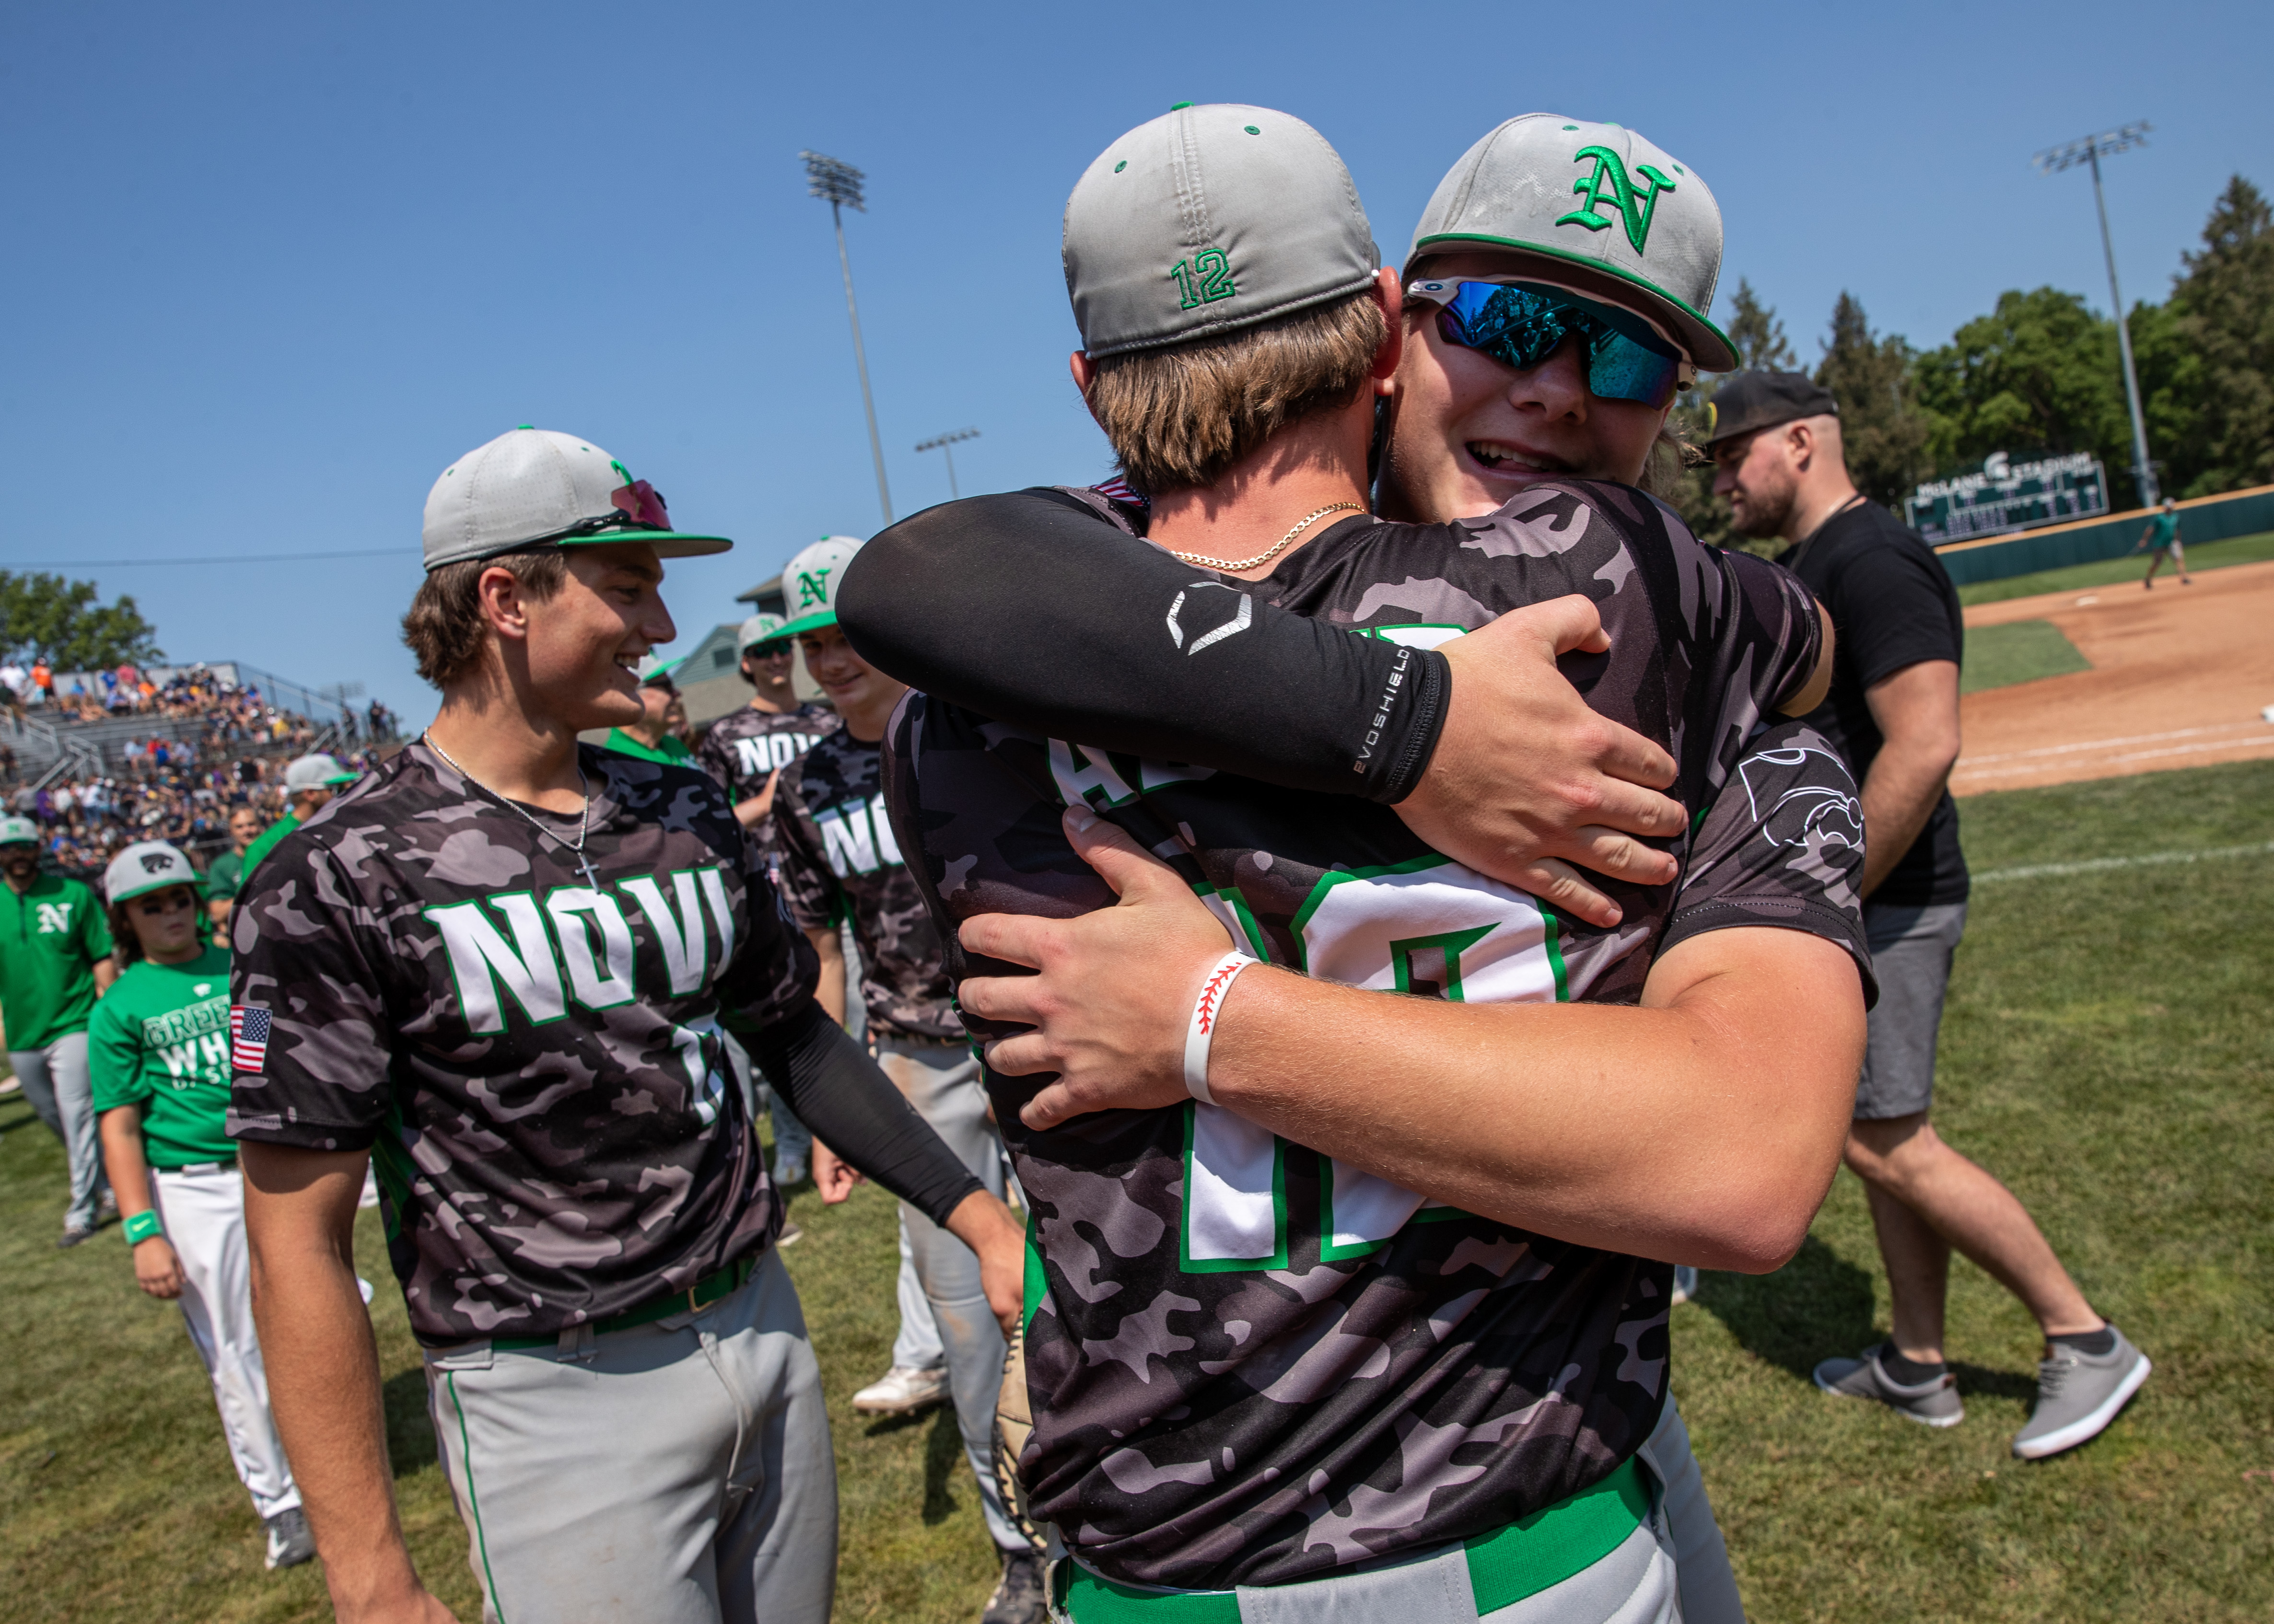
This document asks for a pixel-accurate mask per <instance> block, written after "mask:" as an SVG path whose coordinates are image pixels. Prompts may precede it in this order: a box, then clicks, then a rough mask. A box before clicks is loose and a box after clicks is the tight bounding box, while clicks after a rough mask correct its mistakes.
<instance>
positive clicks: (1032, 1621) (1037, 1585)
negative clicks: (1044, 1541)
mask: <svg viewBox="0 0 2274 1624" xmlns="http://www.w3.org/2000/svg"><path fill="white" fill-rule="evenodd" d="M1047 1616H1048V1612H1047V1609H1046V1608H1045V1607H1044V1605H1043V1559H1042V1558H1041V1557H1040V1556H1038V1555H1036V1554H1035V1553H1034V1552H1032V1551H1005V1553H1003V1578H1002V1581H1001V1583H998V1584H997V1585H996V1587H995V1593H994V1594H993V1595H992V1596H990V1597H989V1598H987V1606H986V1609H985V1611H983V1613H980V1615H979V1624H1043V1620H1044V1619H1045V1618H1046V1617H1047Z"/></svg>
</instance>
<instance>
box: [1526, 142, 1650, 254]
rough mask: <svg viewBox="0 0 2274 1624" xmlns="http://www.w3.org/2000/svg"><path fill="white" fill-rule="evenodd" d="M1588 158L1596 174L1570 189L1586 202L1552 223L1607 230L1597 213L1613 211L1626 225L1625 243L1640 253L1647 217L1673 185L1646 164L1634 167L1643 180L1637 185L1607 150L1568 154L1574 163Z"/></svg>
mask: <svg viewBox="0 0 2274 1624" xmlns="http://www.w3.org/2000/svg"><path fill="white" fill-rule="evenodd" d="M1590 158H1593V160H1594V161H1595V172H1594V173H1593V175H1585V176H1582V177H1580V178H1578V179H1577V180H1575V181H1573V182H1572V183H1571V190H1572V191H1574V192H1577V193H1578V194H1579V195H1580V196H1581V197H1583V198H1585V199H1587V200H1586V201H1585V203H1583V204H1581V205H1580V206H1579V207H1577V208H1575V209H1573V210H1572V211H1571V212H1570V214H1565V215H1564V216H1562V218H1561V219H1559V220H1558V221H1556V222H1555V223H1556V224H1557V225H1559V226H1585V227H1586V228H1587V229H1589V230H1590V231H1606V230H1608V229H1610V224H1611V222H1610V221H1609V220H1608V219H1607V218H1606V217H1605V216H1604V215H1603V214H1600V212H1598V211H1600V210H1601V209H1604V208H1606V207H1608V208H1613V209H1615V210H1617V211H1618V215H1619V218H1620V219H1621V220H1623V221H1624V222H1626V228H1627V241H1629V242H1630V243H1632V244H1634V251H1635V252H1637V253H1640V252H1642V245H1643V243H1644V242H1645V239H1647V238H1648V237H1649V236H1650V217H1651V215H1652V214H1653V212H1655V211H1656V209H1657V207H1658V194H1659V193H1660V192H1671V191H1673V190H1674V183H1673V182H1672V181H1670V180H1668V179H1667V178H1666V177H1665V176H1663V175H1661V174H1660V173H1659V172H1658V171H1657V170H1656V169H1653V168H1652V167H1651V166H1650V165H1649V164H1647V163H1640V164H1637V165H1636V166H1635V173H1636V174H1637V175H1639V176H1641V177H1642V178H1643V184H1641V185H1639V186H1638V185H1636V184H1634V182H1633V181H1632V180H1631V179H1630V178H1629V177H1628V176H1627V166H1626V164H1625V163H1624V162H1622V161H1621V159H1620V157H1619V155H1618V154H1616V153H1615V152H1613V151H1612V150H1611V149H1610V148H1609V147H1581V148H1580V149H1579V150H1578V151H1577V152H1575V153H1573V154H1571V162H1574V163H1585V162H1586V161H1587V160H1588V159H1590Z"/></svg>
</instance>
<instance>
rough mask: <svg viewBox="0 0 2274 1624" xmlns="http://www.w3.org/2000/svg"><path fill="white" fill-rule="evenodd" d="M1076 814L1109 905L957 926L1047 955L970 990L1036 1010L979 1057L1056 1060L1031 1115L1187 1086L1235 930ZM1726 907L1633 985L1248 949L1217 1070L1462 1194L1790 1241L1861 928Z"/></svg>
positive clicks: (1841, 1131)
mask: <svg viewBox="0 0 2274 1624" xmlns="http://www.w3.org/2000/svg"><path fill="white" fill-rule="evenodd" d="M1067 823H1068V827H1069V831H1070V833H1071V835H1072V838H1073V839H1074V841H1075V844H1076V848H1077V849H1078V850H1080V851H1081V853H1083V855H1084V856H1085V857H1087V858H1088V859H1089V860H1090V861H1092V862H1093V863H1094V864H1096V867H1097V868H1098V869H1099V871H1100V872H1101V873H1102V874H1103V875H1104V876H1105V877H1106V878H1107V880H1108V881H1109V882H1110V883H1112V884H1113V886H1114V887H1115V889H1116V891H1118V893H1119V895H1120V898H1121V901H1120V904H1119V906H1115V907H1111V908H1105V909H1101V910H1098V911H1097V912H1095V913H1092V914H1086V915H1083V916H1081V918H1078V919H1073V920H1063V921H1053V920H1043V919H1039V918H1028V917H1016V916H1012V915H1005V914H995V915H988V916H984V917H982V918H979V919H974V920H969V921H965V922H964V924H963V926H962V927H961V935H962V940H963V944H964V947H965V950H966V951H969V952H975V953H981V954H986V955H989V956H991V957H993V958H997V959H1006V960H1009V961H1012V962H1014V963H1019V964H1027V965H1035V966H1039V969H1040V972H1041V974H1038V975H1035V976H1020V977H998V978H975V979H970V980H967V981H964V982H963V983H962V985H961V987H960V989H958V996H959V997H960V1000H961V1002H962V1004H963V1006H964V1008H965V1009H966V1010H968V1011H971V1012H973V1013H975V1014H977V1015H981V1016H983V1017H986V1018H988V1019H995V1020H1000V1021H1006V1022H1013V1023H1020V1024H1024V1025H1028V1026H1034V1027H1035V1028H1036V1030H1035V1031H1033V1032H1030V1033H1028V1034H1022V1035H1020V1036H1017V1037H1013V1038H1007V1039H1005V1040H1003V1041H999V1042H998V1043H996V1044H995V1045H994V1046H993V1047H992V1048H991V1049H990V1052H989V1062H990V1064H991V1065H992V1066H993V1067H994V1068H995V1069H996V1070H997V1071H1001V1072H1005V1073H1006V1074H1010V1075H1033V1074H1035V1073H1038V1072H1045V1071H1054V1072H1057V1073H1058V1077H1057V1079H1056V1080H1055V1081H1052V1082H1050V1083H1049V1084H1048V1086H1044V1087H1043V1088H1042V1089H1041V1090H1040V1091H1039V1092H1038V1093H1037V1094H1035V1097H1034V1098H1033V1099H1032V1100H1031V1101H1028V1104H1027V1105H1026V1107H1025V1108H1024V1109H1023V1110H1022V1111H1021V1113H1020V1116H1021V1119H1022V1120H1023V1121H1025V1122H1026V1123H1027V1124H1028V1126H1030V1127H1034V1128H1037V1129H1047V1128H1050V1127H1052V1126H1055V1125H1057V1124H1060V1123H1063V1122H1065V1121H1066V1120H1067V1119H1069V1118H1071V1117H1073V1116H1077V1115H1080V1114H1082V1113H1084V1112H1088V1111H1091V1110H1098V1109H1114V1108H1138V1109H1142V1108H1158V1107H1161V1106H1166V1105H1173V1104H1178V1103H1179V1102H1181V1101H1183V1100H1184V1099H1185V1098H1186V1097H1187V1088H1186V1081H1185V1072H1184V1065H1185V1033H1186V1025H1187V1022H1188V1021H1189V1019H1190V1016H1191V1012H1192V1006H1193V1000H1194V996H1195V995H1196V993H1197V992H1198V989H1199V987H1200V984H1201V980H1202V978H1203V976H1204V975H1205V974H1206V973H1207V972H1208V970H1209V967H1210V966H1213V965H1214V964H1215V963H1216V961H1217V960H1218V959H1220V957H1221V956H1222V954H1223V953H1224V949H1225V946H1226V937H1225V935H1224V929H1223V928H1222V926H1220V925H1219V924H1217V923H1216V919H1215V916H1214V915H1212V914H1209V912H1208V910H1207V909H1206V908H1205V907H1204V906H1202V905H1201V903H1200V902H1199V901H1198V899H1197V898H1194V897H1193V895H1192V893H1191V891H1189V890H1188V889H1187V888H1186V886H1185V885H1184V883H1182V882H1181V881H1179V880H1178V878H1177V877H1176V876H1175V874H1174V872H1173V871H1172V870H1171V869H1170V868H1167V867H1166V866H1165V865H1163V864H1162V863H1160V862H1158V861H1156V860H1155V859H1153V858H1152V857H1151V856H1149V855H1148V854H1147V853H1142V852H1140V851H1139V850H1138V849H1137V848H1136V846H1134V844H1133V843H1132V842H1131V841H1130V840H1129V839H1128V838H1127V837H1126V835H1124V834H1122V833H1121V832H1120V831H1118V830H1117V829H1115V828H1113V826H1112V825H1111V824H1108V823H1104V822H1103V821H1102V820H1096V819H1092V818H1089V817H1088V816H1087V815H1086V814H1082V813H1078V812H1077V813H1071V814H1069V815H1068V818H1067ZM1709 906H1711V905H1709ZM1720 906H1725V907H1727V908H1728V909H1729V910H1730V911H1728V912H1726V913H1724V914H1722V915H1721V920H1720V921H1717V923H1719V924H1723V925H1727V926H1728V927H1729V928H1714V929H1702V930H1700V931H1698V933H1697V934H1694V935H1691V936H1688V937H1687V938H1685V939H1683V940H1680V941H1678V942H1676V943H1675V945H1674V946H1673V947H1672V948H1671V949H1670V950H1668V951H1666V952H1665V953H1664V954H1662V955H1661V956H1660V959H1658V961H1657V962H1656V964H1655V965H1654V966H1653V968H1652V971H1651V974H1650V977H1649V979H1648V981H1646V982H1645V988H1644V993H1643V1002H1642V1004H1641V1006H1640V1007H1639V1008H1634V1007H1621V1006H1615V1005H1605V1004H1492V1005H1474V1004H1452V1003H1441V1002H1437V1001H1434V1000H1427V999H1419V998H1401V997H1395V996H1386V995H1384V994H1382V993H1380V992H1373V991H1362V990H1359V989H1354V988H1348V987H1342V986H1337V985H1334V984H1331V983H1328V982H1323V981H1311V980H1309V979H1307V978H1306V977H1303V976H1300V975H1297V974H1292V973H1291V972H1288V971H1284V970H1278V969H1275V968H1271V967H1269V966H1256V967H1252V968H1250V969H1248V970H1247V971H1246V973H1245V974H1242V975H1240V976H1239V979H1238V980H1237V981H1234V982H1233V983H1232V985H1231V993H1230V996H1229V997H1228V998H1227V999H1226V1001H1225V1003H1224V1006H1223V1008H1222V1010H1221V1011H1220V1014H1219V1016H1218V1019H1217V1022H1216V1030H1215V1036H1214V1041H1213V1048H1212V1051H1211V1052H1210V1054H1209V1062H1208V1076H1207V1086H1208V1089H1209V1094H1210V1095H1211V1097H1212V1098H1213V1100H1214V1101H1215V1102H1216V1103H1217V1104H1219V1105H1221V1106H1223V1107H1224V1108H1225V1109H1229V1110H1231V1111H1234V1112H1236V1113H1237V1114H1239V1116H1244V1117H1246V1118H1247V1119H1249V1120H1250V1121H1253V1122H1255V1123H1257V1124H1260V1125H1261V1126H1264V1127H1267V1128H1269V1129H1270V1130H1271V1131H1272V1132H1275V1133H1277V1134H1279V1135H1281V1136H1282V1137H1284V1138H1285V1139H1291V1140H1293V1141H1294V1142H1296V1143H1299V1144H1302V1145H1306V1146H1309V1147H1312V1148H1313V1149H1315V1150H1318V1151H1320V1152H1322V1153H1324V1154H1329V1155H1333V1156H1337V1157H1339V1158H1341V1159H1342V1160H1344V1161H1345V1162H1349V1163H1351V1164H1352V1165H1353V1166H1355V1167H1358V1168H1360V1169H1364V1170H1365V1171H1367V1172H1370V1173H1374V1174H1377V1175H1379V1176H1381V1177H1385V1178H1388V1179H1390V1180H1392V1181H1393V1182H1395V1183H1397V1184H1402V1185H1404V1186H1405V1187H1406V1188H1408V1189H1411V1190H1415V1191H1418V1192H1420V1193H1422V1194H1424V1195H1427V1196H1433V1197H1434V1198H1436V1199H1440V1200H1442V1201H1445V1202H1447V1203H1449V1205H1452V1206H1454V1207H1460V1208H1462V1209H1463V1210H1465V1211H1468V1212H1472V1213H1478V1214H1482V1215H1484V1216H1487V1217H1491V1218H1496V1219H1499V1220H1500V1221H1502V1222H1506V1223H1510V1224H1512V1225H1516V1226H1517V1227H1520V1228H1524V1229H1532V1230H1535V1231H1538V1232H1540V1233H1542V1234H1546V1235H1552V1236H1555V1237H1558V1238H1561V1239H1565V1240H1570V1241H1576V1242H1579V1243H1582V1244H1587V1245H1593V1246H1602V1247H1607V1248H1610V1249H1612V1250H1615V1251H1621V1252H1632V1253H1636V1254H1638V1255H1641V1256H1645V1257H1654V1258H1660V1259H1667V1260H1669V1261H1675V1262H1686V1263H1697V1264H1700V1265H1703V1266H1706V1267H1716V1268H1728V1269H1736V1270H1742V1271H1748V1272H1759V1271H1764V1270H1767V1269H1772V1268H1774V1267H1778V1266H1779V1265H1780V1264H1781V1263H1782V1262H1783V1261H1784V1260H1785V1259H1787V1258H1788V1257H1789V1256H1790V1255H1791V1254H1792V1252H1793V1251H1794V1250H1795V1249H1796V1248H1797V1247H1798V1246H1799V1244H1800V1241H1801V1238H1802V1237H1803V1235H1804V1234H1805V1233H1806V1231H1807V1227H1808V1223H1809V1221H1810V1219H1811V1217H1813V1215H1814V1214H1815V1212H1816V1208H1817V1207H1818V1204H1819V1203H1820V1202H1821V1200H1822V1199H1823V1196H1824V1192H1825V1191H1826V1188H1827V1187H1828V1186H1829V1184H1830V1181H1831V1178H1832V1175H1833V1171H1834V1169H1835V1168H1836V1167H1837V1165H1838V1162H1839V1155H1840V1149H1841V1144H1842V1142H1843V1140H1844V1139H1845V1136H1846V1132H1847V1123H1848V1118H1849V1114H1850V1112H1851V1110H1852V1108H1853V1103H1854V1094H1855V1080H1856V1068H1857V1066H1858V1065H1859V1064H1860V1062H1861V1059H1862V1055H1863V1044H1864V983H1863V981H1862V979H1861V977H1860V976H1859V973H1858V961H1857V959H1856V957H1855V956H1854V955H1855V954H1856V952H1857V951H1861V939H1860V937H1861V933H1860V929H1851V932H1850V941H1849V944H1848V945H1846V946H1843V945H1842V944H1840V943H1839V942H1836V941H1834V940H1830V939H1826V937H1825V936H1818V935H1813V934H1810V933H1809V932H1807V931H1806V930H1803V929H1780V928H1760V927H1758V926H1751V921H1752V920H1753V919H1756V918H1759V919H1768V918H1773V917H1774V914H1773V913H1762V912H1758V911H1755V912H1752V913H1748V912H1746V911H1745V910H1744V909H1743V906H1741V905H1738V904H1728V905H1720ZM1679 922H1680V916H1677V923H1679ZM1782 922H1785V921H1779V923H1782ZM1796 1010H1801V1011H1808V1018H1807V1019H1804V1020H1801V1019H1795V1017H1794V1011H1796Z"/></svg>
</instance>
